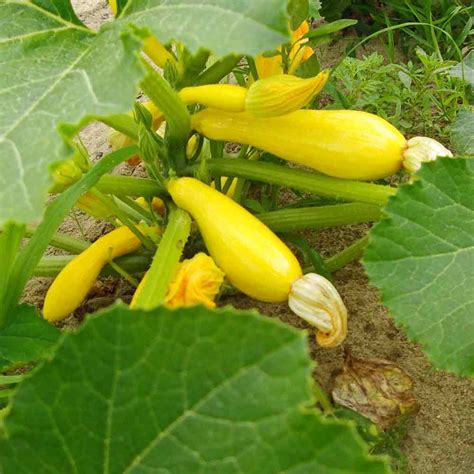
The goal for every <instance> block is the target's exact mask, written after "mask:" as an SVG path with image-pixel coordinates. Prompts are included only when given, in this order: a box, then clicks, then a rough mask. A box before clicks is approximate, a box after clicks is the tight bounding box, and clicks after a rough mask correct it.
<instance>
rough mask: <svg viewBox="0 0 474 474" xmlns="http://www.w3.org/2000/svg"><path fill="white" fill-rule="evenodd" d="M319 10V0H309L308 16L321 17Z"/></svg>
mask: <svg viewBox="0 0 474 474" xmlns="http://www.w3.org/2000/svg"><path fill="white" fill-rule="evenodd" d="M319 10H321V2H320V0H309V11H308V16H310V17H311V18H315V19H318V18H321V15H320V14H319Z"/></svg>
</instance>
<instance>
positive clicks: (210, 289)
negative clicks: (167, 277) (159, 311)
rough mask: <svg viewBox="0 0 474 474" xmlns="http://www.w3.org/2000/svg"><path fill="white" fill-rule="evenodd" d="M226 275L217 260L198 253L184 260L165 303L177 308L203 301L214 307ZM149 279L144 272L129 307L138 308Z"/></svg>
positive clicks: (179, 266)
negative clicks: (145, 284)
mask: <svg viewBox="0 0 474 474" xmlns="http://www.w3.org/2000/svg"><path fill="white" fill-rule="evenodd" d="M224 276H225V275H224V273H223V272H222V271H221V270H220V268H219V267H218V266H217V265H216V264H215V262H214V260H213V259H212V258H211V257H209V255H206V254H205V253H202V252H199V253H197V254H196V255H194V257H193V258H191V259H188V260H183V261H182V262H181V263H180V264H179V265H178V267H177V269H176V272H175V275H174V277H173V279H172V280H171V282H170V284H169V286H168V291H167V294H166V297H165V306H168V307H169V308H178V307H187V306H195V305H197V304H203V305H205V306H207V307H209V308H215V306H216V304H215V303H214V299H215V297H216V296H217V294H218V293H219V291H220V288H221V285H222V283H223V281H224ZM147 278H148V273H145V276H144V277H143V278H142V281H141V282H140V284H139V285H138V287H137V289H136V290H135V293H134V295H133V298H132V301H131V303H130V308H134V307H135V305H136V303H137V301H138V296H139V295H140V293H141V291H142V288H143V286H144V283H145V281H146V279H147Z"/></svg>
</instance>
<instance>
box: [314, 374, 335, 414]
mask: <svg viewBox="0 0 474 474" xmlns="http://www.w3.org/2000/svg"><path fill="white" fill-rule="evenodd" d="M313 394H314V396H315V397H316V401H317V402H318V403H319V406H320V407H321V408H322V410H323V412H324V414H325V415H330V414H331V413H332V411H333V408H332V405H331V402H330V401H329V397H328V396H327V394H326V392H325V391H324V390H323V389H322V388H321V385H319V383H318V382H314V385H313Z"/></svg>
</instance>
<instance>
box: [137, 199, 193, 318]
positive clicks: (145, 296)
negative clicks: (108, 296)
mask: <svg viewBox="0 0 474 474" xmlns="http://www.w3.org/2000/svg"><path fill="white" fill-rule="evenodd" d="M190 232H191V217H190V216H189V214H188V213H187V212H186V211H183V210H182V209H179V208H178V207H176V206H175V205H174V204H171V205H170V213H169V219H168V225H167V226H166V230H165V232H164V234H163V237H162V239H161V241H160V244H159V245H158V250H157V251H156V254H155V256H154V257H153V262H152V264H151V267H150V270H148V273H147V275H146V280H145V282H144V284H143V288H142V289H141V291H140V294H139V296H138V298H137V301H136V305H135V307H136V308H141V309H147V310H150V309H153V308H156V307H157V306H159V305H160V304H162V303H163V302H164V300H165V296H166V292H167V290H168V285H169V283H170V281H171V279H172V278H173V276H174V273H175V271H176V267H177V265H178V263H179V261H180V259H181V254H182V252H183V248H184V245H185V244H186V241H187V240H188V237H189V234H190Z"/></svg>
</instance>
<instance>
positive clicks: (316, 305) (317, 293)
mask: <svg viewBox="0 0 474 474" xmlns="http://www.w3.org/2000/svg"><path fill="white" fill-rule="evenodd" d="M288 306H289V307H290V309H291V310H292V311H293V312H294V313H295V314H296V315H298V316H299V317H300V318H302V319H304V320H305V321H307V322H308V323H309V324H311V325H312V326H314V327H316V328H317V329H318V332H317V333H316V341H317V343H318V344H319V345H320V346H321V347H336V346H338V345H339V344H341V343H342V341H344V339H345V338H346V335H347V309H346V307H345V306H344V303H343V301H342V299H341V296H340V295H339V293H338V292H337V290H336V288H334V286H333V284H332V283H331V282H330V281H329V280H326V278H324V277H322V276H321V275H318V274H316V273H307V274H306V275H304V276H302V277H301V278H299V279H298V280H296V281H295V282H294V283H293V285H292V287H291V291H290V295H289V297H288Z"/></svg>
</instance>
